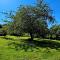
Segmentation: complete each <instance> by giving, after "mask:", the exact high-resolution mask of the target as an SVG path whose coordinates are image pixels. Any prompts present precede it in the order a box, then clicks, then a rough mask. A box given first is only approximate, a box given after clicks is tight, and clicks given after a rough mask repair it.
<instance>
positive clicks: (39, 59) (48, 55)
mask: <svg viewBox="0 0 60 60" xmlns="http://www.w3.org/2000/svg"><path fill="white" fill-rule="evenodd" d="M28 38H30V37H15V36H6V37H4V36H2V37H0V60H60V47H59V46H60V41H58V40H48V39H44V40H43V39H40V38H35V39H34V40H35V41H36V42H37V41H38V42H40V41H42V40H43V41H45V42H47V43H48V44H47V43H45V42H40V44H37V43H36V42H34V43H32V42H30V43H29V42H26V41H27V39H28ZM49 42H50V43H49ZM35 43H36V44H35ZM45 44H46V45H45ZM42 45H43V46H42ZM51 45H52V46H51Z"/></svg>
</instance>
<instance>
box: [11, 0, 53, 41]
mask: <svg viewBox="0 0 60 60" xmlns="http://www.w3.org/2000/svg"><path fill="white" fill-rule="evenodd" d="M51 12H52V10H51V9H50V7H49V6H48V4H46V3H45V2H44V1H43V0H37V3H36V4H35V5H34V6H23V7H20V8H19V9H18V10H17V12H16V13H15V14H14V15H12V14H10V18H12V19H13V23H14V24H13V26H14V29H16V30H17V31H19V32H21V31H23V32H25V33H29V34H30V36H31V40H33V37H34V34H39V35H41V36H44V34H46V31H47V26H48V25H47V21H49V22H53V21H54V18H53V16H52V13H51Z"/></svg>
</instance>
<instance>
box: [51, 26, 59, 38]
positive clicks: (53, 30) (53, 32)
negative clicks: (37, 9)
mask: <svg viewBox="0 0 60 60" xmlns="http://www.w3.org/2000/svg"><path fill="white" fill-rule="evenodd" d="M50 31H51V35H55V36H56V37H55V39H60V25H54V26H52V27H51V28H50Z"/></svg>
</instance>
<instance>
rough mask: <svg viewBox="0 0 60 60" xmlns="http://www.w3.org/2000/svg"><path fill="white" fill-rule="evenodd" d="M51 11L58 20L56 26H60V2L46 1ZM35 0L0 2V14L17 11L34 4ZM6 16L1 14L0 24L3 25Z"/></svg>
mask: <svg viewBox="0 0 60 60" xmlns="http://www.w3.org/2000/svg"><path fill="white" fill-rule="evenodd" d="M45 1H46V2H47V3H48V4H49V6H50V7H51V9H52V10H53V15H54V17H55V19H56V24H60V0H45ZM34 2H35V0H0V12H9V11H16V10H17V8H18V7H19V6H20V5H29V4H34ZM3 19H6V17H5V15H4V14H2V13H0V24H3Z"/></svg>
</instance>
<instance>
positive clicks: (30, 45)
mask: <svg viewBox="0 0 60 60" xmlns="http://www.w3.org/2000/svg"><path fill="white" fill-rule="evenodd" d="M10 45H14V49H16V50H19V49H21V50H24V51H28V50H30V51H34V48H35V49H39V48H37V47H41V48H47V47H49V48H51V49H57V50H58V49H60V43H59V42H56V41H51V40H41V41H37V40H31V39H28V40H23V41H22V42H21V43H20V44H18V43H16V42H12V43H10V44H8V46H10Z"/></svg>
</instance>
